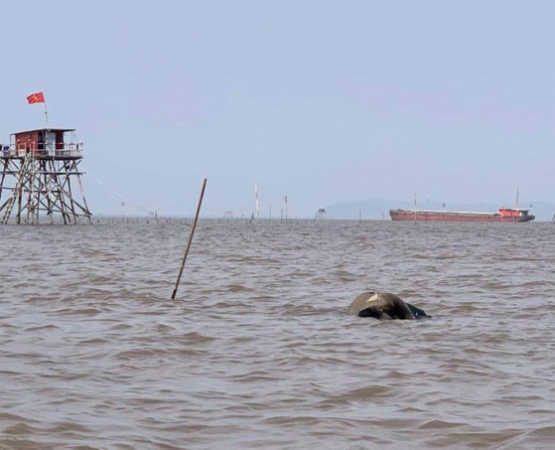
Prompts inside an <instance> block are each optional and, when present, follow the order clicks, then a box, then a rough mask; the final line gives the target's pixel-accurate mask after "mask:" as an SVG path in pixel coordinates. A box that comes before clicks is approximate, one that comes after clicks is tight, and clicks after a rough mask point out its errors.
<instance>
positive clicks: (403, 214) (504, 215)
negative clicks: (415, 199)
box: [389, 208, 535, 223]
mask: <svg viewBox="0 0 555 450" xmlns="http://www.w3.org/2000/svg"><path fill="white" fill-rule="evenodd" d="M389 215H390V216H391V220H395V221H407V222H409V221H412V222H508V223H515V222H530V221H532V220H534V219H535V216H533V215H531V214H528V211H527V210H518V209H505V208H502V209H500V210H499V212H498V213H480V212H457V211H408V210H403V209H392V210H390V211H389Z"/></svg>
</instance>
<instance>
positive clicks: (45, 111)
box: [44, 100, 48, 128]
mask: <svg viewBox="0 0 555 450" xmlns="http://www.w3.org/2000/svg"><path fill="white" fill-rule="evenodd" d="M44 116H45V117H46V128H48V109H47V108H46V100H45V101H44Z"/></svg>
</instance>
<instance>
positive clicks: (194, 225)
mask: <svg viewBox="0 0 555 450" xmlns="http://www.w3.org/2000/svg"><path fill="white" fill-rule="evenodd" d="M205 189H206V178H205V179H204V182H203V183H202V190H201V191H200V198H199V201H198V206H197V213H196V215H195V221H194V222H193V228H191V235H190V236H189V242H188V243H187V248H186V250H185V254H184V255H183V261H182V263H181V269H179V275H178V276H177V281H176V282H175V288H174V289H173V293H172V300H174V299H175V295H176V294H177V288H178V287H179V282H180V281H181V275H182V274H183V269H184V268H185V261H187V255H188V254H189V249H190V248H191V243H192V242H193V235H194V234H195V228H196V227H197V222H198V216H199V214H200V207H201V206H202V199H203V198H204V190H205Z"/></svg>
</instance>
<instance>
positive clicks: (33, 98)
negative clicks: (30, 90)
mask: <svg viewBox="0 0 555 450" xmlns="http://www.w3.org/2000/svg"><path fill="white" fill-rule="evenodd" d="M27 101H28V102H29V104H31V103H45V101H44V94H43V93H42V92H35V93H34V94H31V95H29V97H27Z"/></svg>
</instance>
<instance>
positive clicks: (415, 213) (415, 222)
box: [414, 192, 416, 223]
mask: <svg viewBox="0 0 555 450" xmlns="http://www.w3.org/2000/svg"><path fill="white" fill-rule="evenodd" d="M414 223H416V192H415V193H414Z"/></svg>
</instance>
